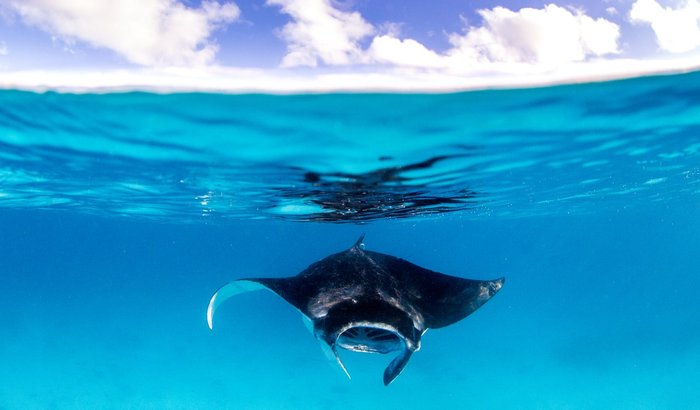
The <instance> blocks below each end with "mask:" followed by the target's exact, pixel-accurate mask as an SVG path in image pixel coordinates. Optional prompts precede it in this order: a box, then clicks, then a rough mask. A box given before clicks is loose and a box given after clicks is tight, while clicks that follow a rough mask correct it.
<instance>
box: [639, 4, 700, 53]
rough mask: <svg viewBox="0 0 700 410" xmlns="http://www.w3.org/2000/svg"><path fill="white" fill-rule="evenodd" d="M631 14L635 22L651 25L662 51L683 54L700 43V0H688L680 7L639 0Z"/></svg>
mask: <svg viewBox="0 0 700 410" xmlns="http://www.w3.org/2000/svg"><path fill="white" fill-rule="evenodd" d="M629 17H630V21H631V22H632V23H638V24H649V25H650V26H651V28H652V30H654V33H655V34H656V42H657V44H658V45H659V48H661V49H662V50H665V51H669V52H672V53H683V52H686V51H691V50H693V49H695V48H697V47H698V46H700V1H698V0H687V1H686V2H684V3H681V5H680V6H679V7H678V8H671V7H663V6H662V5H661V4H659V3H658V2H656V1H655V0H637V1H636V2H635V3H634V4H633V5H632V9H631V10H630V15H629Z"/></svg>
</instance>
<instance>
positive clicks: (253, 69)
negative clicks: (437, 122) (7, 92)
mask: <svg viewBox="0 0 700 410" xmlns="http://www.w3.org/2000/svg"><path fill="white" fill-rule="evenodd" d="M699 49H700V0H602V1H590V0H587V1H583V0H573V1H566V2H563V1H557V2H551V1H550V2H546V1H535V0H504V1H500V2H494V1H486V0H473V1H467V0H434V1H430V2H427V1H419V0H406V1H376V0H374V1H372V0H340V1H333V0H256V1H250V0H219V1H213V0H207V1H189V0H179V1H178V0H120V1H112V0H83V1H80V0H0V73H1V74H3V77H5V79H4V80H3V79H2V78H0V84H1V85H3V86H4V87H12V86H13V85H17V86H25V87H29V86H31V85H32V84H31V82H32V81H34V82H35V83H37V84H36V85H39V84H42V83H43V84H46V85H48V86H49V87H51V86H56V87H60V86H62V85H65V86H78V85H80V82H81V81H83V82H84V83H85V86H87V87H110V86H114V87H117V86H128V85H129V84H136V83H139V84H144V83H148V84H151V83H153V84H152V85H155V86H162V87H167V86H168V85H169V84H170V83H171V82H175V83H184V84H186V85H185V87H188V86H190V87H193V88H197V85H198V84H199V85H200V86H201V87H202V88H231V89H237V88H245V87H246V84H251V85H250V86H249V88H252V89H255V88H256V87H257V85H256V84H263V81H262V80H260V81H259V83H256V82H255V81H252V82H250V81H249V82H245V81H243V79H244V78H250V79H255V78H264V79H265V80H266V81H267V80H269V81H268V82H270V83H274V84H276V85H274V86H271V87H273V88H274V87H280V88H281V89H287V88H289V89H293V88H294V87H293V86H290V85H289V84H292V83H295V84H300V83H303V84H302V85H301V86H299V87H298V88H305V87H306V88H309V87H310V88H314V87H316V86H317V85H318V84H319V76H325V77H323V78H326V80H325V81H326V86H321V87H320V89H324V87H326V88H333V86H332V84H333V83H334V81H335V82H336V83H337V84H344V85H346V86H347V87H348V88H363V87H364V88H382V84H396V85H394V86H389V87H388V88H392V87H394V88H401V86H400V85H398V84H400V83H401V82H402V81H403V83H405V82H406V80H412V81H413V84H421V86H422V87H424V88H431V84H434V85H435V87H434V88H451V87H452V88H472V86H474V87H476V86H478V85H479V84H485V83H484V82H486V83H489V84H491V83H493V85H497V84H505V85H510V84H519V83H522V84H528V83H542V82H547V78H549V79H551V80H552V81H553V82H566V81H576V80H577V79H578V78H582V77H583V78H605V77H621V76H627V75H636V74H640V73H641V74H643V73H646V72H656V71H673V70H689V69H694V68H695V67H697V66H698V65H699V64H698V61H700V58H699V56H700V53H698V50H699ZM115 70H117V71H119V76H120V77H117V76H116V75H114V71H115ZM30 72H31V73H33V74H34V80H31V78H30V77H31V75H30V74H29V73H30ZM38 72H40V73H41V75H38V76H37V73H38ZM110 72H111V73H112V75H109V76H108V74H109V73H110ZM86 74H89V75H86ZM329 76H332V78H333V79H330V80H329V79H328V77H329ZM205 77H206V81H203V80H202V78H205ZM370 77H371V78H370ZM81 78H82V80H81ZM197 78H199V79H197ZM363 78H364V79H363ZM180 80H184V81H180ZM392 81H395V83H392ZM304 84H305V85H304ZM486 85H488V84H486ZM263 88H264V87H263ZM339 88H343V87H339ZM418 88H420V87H418Z"/></svg>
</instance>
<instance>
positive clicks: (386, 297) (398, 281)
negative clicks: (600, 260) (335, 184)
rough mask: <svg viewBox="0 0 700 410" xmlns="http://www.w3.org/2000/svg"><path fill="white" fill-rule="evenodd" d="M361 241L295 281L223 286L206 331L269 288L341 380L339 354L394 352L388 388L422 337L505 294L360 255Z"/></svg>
mask: <svg viewBox="0 0 700 410" xmlns="http://www.w3.org/2000/svg"><path fill="white" fill-rule="evenodd" d="M363 238H364V235H363V236H361V237H360V239H359V240H358V241H357V242H356V243H355V245H353V246H352V247H351V248H350V249H348V250H346V251H345V252H341V253H337V254H334V255H331V256H328V257H326V258H324V259H322V260H321V261H319V262H316V263H314V264H312V265H311V266H309V267H308V268H307V269H306V270H304V271H303V272H301V273H300V274H298V275H297V276H293V277H288V278H255V279H240V280H237V281H233V282H230V283H228V284H227V285H225V286H223V287H222V288H221V289H219V290H218V291H217V292H216V293H215V294H214V296H212V298H211V301H210V302H209V308H208V310H207V321H208V323H209V328H210V329H211V328H212V321H213V318H214V311H215V310H216V309H217V307H218V306H219V305H220V304H221V303H222V302H224V301H225V300H226V299H228V298H230V297H232V296H234V295H237V294H239V293H242V292H247V291H251V290H257V289H263V288H267V289H269V290H272V291H273V292H275V293H276V294H278V295H279V296H281V297H282V298H284V299H285V300H286V301H287V302H289V303H290V304H291V305H293V306H294V307H296V308H297V309H298V310H299V311H300V312H301V313H302V315H304V317H305V318H306V319H308V320H309V321H310V322H311V323H312V324H313V331H314V334H315V335H316V337H317V338H319V339H320V340H321V342H322V344H324V343H325V344H326V345H327V346H328V347H329V348H330V350H331V351H332V353H333V355H334V356H335V358H336V360H337V361H338V363H339V364H340V366H341V367H342V368H343V370H344V371H345V373H346V374H347V370H346V369H345V366H344V365H343V363H342V361H341V360H340V357H339V356H338V352H337V348H338V347H341V348H343V349H348V350H352V351H356V352H367V353H389V352H393V351H398V352H399V354H398V355H397V356H396V358H395V359H394V360H392V361H391V363H390V364H389V366H388V367H387V368H386V370H385V371H384V384H385V385H388V384H389V383H391V382H392V381H393V380H394V379H395V378H396V377H397V376H398V375H399V374H400V373H401V371H402V370H403V368H404V367H405V366H406V363H408V360H409V359H410V358H411V355H412V354H413V352H415V351H417V350H418V349H420V345H421V336H422V335H423V333H425V331H426V330H428V329H431V328H432V329H436V328H440V327H444V326H448V325H451V324H452V323H455V322H457V321H459V320H461V319H464V318H465V317H467V316H468V315H469V314H470V313H472V312H474V311H475V310H476V309H478V308H479V307H480V306H481V305H483V304H484V303H486V301H488V300H489V299H490V298H491V297H492V296H493V295H494V294H496V292H498V290H499V289H501V286H503V282H504V279H503V278H501V279H497V280H490V281H481V280H471V279H463V278H458V277H454V276H448V275H444V274H442V273H438V272H433V271H430V270H428V269H424V268H421V267H420V266H417V265H414V264H412V263H410V262H408V261H405V260H403V259H400V258H396V257H394V256H390V255H385V254H382V253H378V252H372V251H367V250H364V245H363V243H362V240H363ZM348 376H349V374H348Z"/></svg>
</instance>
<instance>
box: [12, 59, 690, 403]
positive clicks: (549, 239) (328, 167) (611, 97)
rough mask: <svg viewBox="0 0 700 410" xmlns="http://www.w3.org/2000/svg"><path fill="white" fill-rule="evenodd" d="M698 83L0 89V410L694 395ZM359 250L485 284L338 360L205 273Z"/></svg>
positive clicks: (290, 270) (272, 301) (256, 271)
mask: <svg viewBox="0 0 700 410" xmlns="http://www.w3.org/2000/svg"><path fill="white" fill-rule="evenodd" d="M698 130H700V74H698V73H691V74H686V75H674V76H665V77H649V78H641V79H634V80H628V81H618V82H610V83H597V84H582V85H575V86H565V87H550V88H541V89H526V90H501V91H479V92H469V93H456V94H437V95H400V94H394V95H380V94H331V95H291V96H269V95H243V96H236V95H214V94H167V95H156V94H145V93H117V94H92V95H89V94H88V95H71V94H56V93H48V94H35V93H28V92H21V91H11V90H10V91H2V92H0V232H1V233H2V234H1V235H0V409H31V408H36V409H47V408H56V409H64V408H67V409H72V408H88V409H101V408H104V409H121V408H178V409H179V408H182V409H189V408H232V409H252V408H264V409H296V408H300V409H315V408H324V409H325V408H343V409H360V408H379V407H381V408H406V409H425V408H455V409H456V408H493V409H503V408H527V409H530V408H576V409H578V408H634V409H636V408H651V409H656V408H658V409H666V408H698V407H700V390H698V389H697V380H698V378H699V377H700V298H698V288H699V287H700V278H699V274H700V262H698V255H699V254H700V245H699V244H700V202H699V199H700V135H699V134H698ZM362 232H365V233H366V239H365V243H366V246H367V249H371V250H375V251H379V252H383V253H388V254H391V255H396V256H399V257H402V258H405V259H408V260H409V261H411V262H414V263H416V264H418V265H421V266H424V267H426V268H430V269H432V270H436V271H439V272H443V273H446V274H451V275H456V276H462V277H469V278H477V279H493V278H497V277H500V276H505V277H506V279H507V282H506V284H505V286H504V287H503V289H502V290H501V291H500V292H499V293H498V294H497V295H496V296H495V297H494V298H493V300H491V301H489V302H488V303H487V304H486V305H485V306H483V307H482V308H481V309H479V310H478V311H476V312H475V313H474V314H473V315H471V316H469V317H468V318H467V319H465V320H463V321H461V322H459V323H457V324H455V325H453V326H450V327H447V328H444V329H435V330H431V331H429V332H428V333H426V334H425V336H424V338H423V346H422V349H421V350H420V351H419V352H417V353H416V354H415V355H414V357H413V358H412V359H411V361H410V362H409V364H408V366H407V368H406V370H405V371H404V372H403V373H402V374H401V375H400V376H399V377H398V378H397V379H396V381H395V382H394V383H393V384H391V385H390V386H389V387H384V386H383V384H382V381H381V375H382V372H383V369H384V367H385V366H386V364H387V363H388V362H389V361H390V360H391V357H388V356H382V355H362V354H358V353H351V352H341V356H342V357H343V360H344V361H345V364H346V365H347V367H348V370H349V371H350V373H351V374H352V376H353V378H352V380H348V379H347V378H346V377H345V375H344V374H343V373H342V371H341V370H339V368H338V367H337V365H335V364H334V363H332V362H331V363H329V362H328V361H327V360H326V358H325V357H324V355H323V353H322V352H321V349H320V348H319V345H318V341H317V340H315V339H314V338H313V336H312V335H310V334H309V332H308V331H307V329H306V328H305V326H304V324H303V323H302V320H301V318H300V317H299V314H298V312H297V311H295V310H294V309H292V308H291V307H290V306H289V305H287V304H286V303H285V302H284V301H282V300H281V299H279V298H277V297H276V296H275V295H273V294H271V293H267V292H258V293H250V294H245V295H241V296H239V297H238V298H237V299H235V300H232V301H230V302H228V303H227V304H226V305H224V306H223V307H222V308H221V310H220V312H217V327H216V328H215V330H214V331H213V332H211V331H209V330H208V328H207V325H206V320H205V311H206V306H207V303H208V301H209V298H210V297H211V295H212V293H213V292H214V291H215V290H216V289H217V288H218V287H219V286H220V285H222V284H223V283H225V282H227V281H229V280H232V279H235V278H240V277H251V276H290V275H294V274H296V273H298V272H299V271H301V270H302V269H304V268H305V267H306V266H308V265H309V264H310V263H312V262H314V261H317V260H319V259H321V258H322V257H325V256H326V255H328V254H331V253H334V252H338V251H341V250H343V249H346V248H348V247H349V246H350V245H352V244H353V242H354V241H355V240H356V239H357V237H358V236H359V235H360V234H361V233H362Z"/></svg>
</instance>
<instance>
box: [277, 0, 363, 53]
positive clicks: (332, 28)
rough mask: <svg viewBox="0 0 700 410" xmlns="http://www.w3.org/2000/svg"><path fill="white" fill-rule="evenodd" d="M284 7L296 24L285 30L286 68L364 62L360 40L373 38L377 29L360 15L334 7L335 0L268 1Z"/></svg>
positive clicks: (291, 24) (283, 33)
mask: <svg viewBox="0 0 700 410" xmlns="http://www.w3.org/2000/svg"><path fill="white" fill-rule="evenodd" d="M267 4H270V5H277V6H280V7H282V11H283V12H284V13H285V14H288V15H290V16H291V17H292V19H293V20H294V21H292V22H290V23H288V24H286V25H285V26H284V27H283V28H282V30H281V32H280V33H281V36H282V38H283V39H284V40H285V41H287V48H288V50H287V55H286V56H285V57H284V60H283V61H282V66H283V67H292V66H300V65H301V66H311V67H314V66H316V65H318V63H319V60H320V61H322V62H323V63H326V64H330V65H342V64H354V63H358V62H362V60H363V57H364V56H363V51H362V49H361V48H360V46H359V41H360V40H362V39H363V38H365V37H367V36H369V35H371V34H372V33H373V32H374V27H373V26H372V25H371V24H369V23H368V22H366V21H365V20H364V19H363V18H362V16H361V15H360V13H358V12H345V11H342V10H339V9H337V8H335V7H334V5H333V3H332V0H267Z"/></svg>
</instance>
